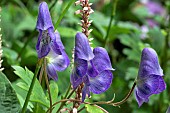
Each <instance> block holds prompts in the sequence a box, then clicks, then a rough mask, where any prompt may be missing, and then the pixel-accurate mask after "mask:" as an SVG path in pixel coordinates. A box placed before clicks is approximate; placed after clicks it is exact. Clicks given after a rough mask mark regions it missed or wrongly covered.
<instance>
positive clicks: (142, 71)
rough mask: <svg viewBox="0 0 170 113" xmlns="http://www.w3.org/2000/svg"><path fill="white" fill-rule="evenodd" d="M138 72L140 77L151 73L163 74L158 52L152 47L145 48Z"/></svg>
mask: <svg viewBox="0 0 170 113" xmlns="http://www.w3.org/2000/svg"><path fill="white" fill-rule="evenodd" d="M138 74H139V76H138V77H139V78H143V77H145V76H148V75H151V74H155V75H159V76H163V70H162V69H161V67H160V65H159V62H158V56H157V53H156V52H155V50H153V49H152V48H144V49H143V51H142V57H141V63H140V67H139V73H138Z"/></svg>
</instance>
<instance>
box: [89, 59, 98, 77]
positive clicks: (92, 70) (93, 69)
mask: <svg viewBox="0 0 170 113" xmlns="http://www.w3.org/2000/svg"><path fill="white" fill-rule="evenodd" d="M87 74H88V75H89V76H90V77H96V76H97V75H98V71H97V69H96V67H95V66H94V64H93V62H92V60H91V61H88V69H87Z"/></svg>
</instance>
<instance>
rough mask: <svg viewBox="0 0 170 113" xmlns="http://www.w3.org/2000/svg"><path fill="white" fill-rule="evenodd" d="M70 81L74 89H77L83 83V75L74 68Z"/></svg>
mask: <svg viewBox="0 0 170 113" xmlns="http://www.w3.org/2000/svg"><path fill="white" fill-rule="evenodd" d="M70 81H71V84H72V85H73V88H74V89H76V88H77V87H78V86H79V85H80V84H81V83H82V77H80V76H79V75H77V74H76V71H75V69H73V71H72V73H71V77H70Z"/></svg>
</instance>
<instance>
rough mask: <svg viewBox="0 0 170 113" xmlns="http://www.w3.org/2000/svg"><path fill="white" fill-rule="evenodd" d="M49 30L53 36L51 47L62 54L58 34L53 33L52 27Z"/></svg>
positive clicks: (51, 36)
mask: <svg viewBox="0 0 170 113" xmlns="http://www.w3.org/2000/svg"><path fill="white" fill-rule="evenodd" d="M48 32H49V36H50V38H51V42H50V48H51V49H52V50H53V51H54V52H55V53H56V54H59V55H61V54H62V52H61V51H62V49H60V47H59V44H58V43H57V42H58V41H57V40H58V35H56V34H55V33H53V31H52V30H51V29H49V30H48Z"/></svg>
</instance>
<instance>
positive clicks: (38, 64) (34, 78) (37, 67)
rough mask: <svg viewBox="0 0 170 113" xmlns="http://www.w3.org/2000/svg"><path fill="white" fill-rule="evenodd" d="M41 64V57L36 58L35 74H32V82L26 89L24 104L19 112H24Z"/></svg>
mask: <svg viewBox="0 0 170 113" xmlns="http://www.w3.org/2000/svg"><path fill="white" fill-rule="evenodd" d="M41 65H42V59H40V60H38V63H37V66H36V69H35V74H34V77H33V79H32V82H31V85H30V88H29V90H28V93H27V97H26V100H25V102H24V106H23V108H22V111H21V113H25V111H26V109H27V105H28V102H29V99H30V96H31V92H32V90H33V88H34V84H35V81H36V78H37V75H38V72H39V70H40V68H41Z"/></svg>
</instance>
